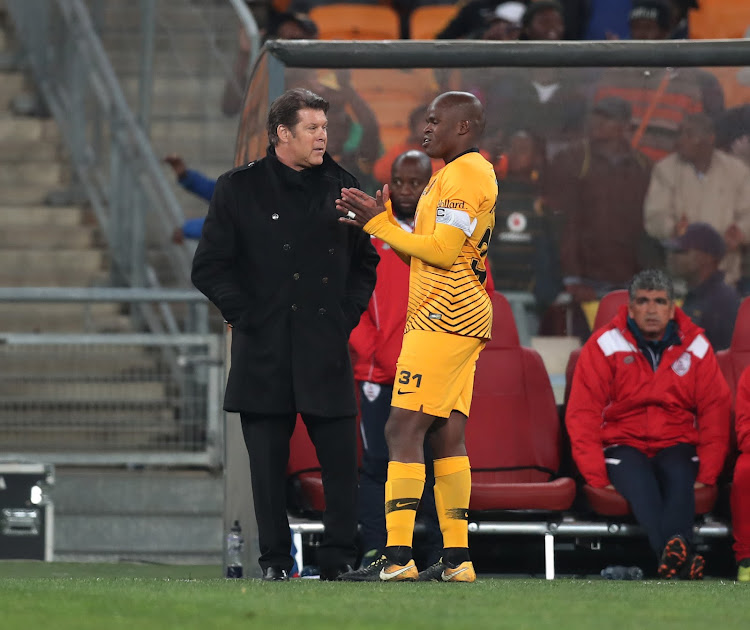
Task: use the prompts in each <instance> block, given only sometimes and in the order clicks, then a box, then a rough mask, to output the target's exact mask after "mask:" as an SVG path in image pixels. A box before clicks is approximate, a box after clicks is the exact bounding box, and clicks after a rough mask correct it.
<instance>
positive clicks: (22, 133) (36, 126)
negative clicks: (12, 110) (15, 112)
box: [0, 113, 60, 144]
mask: <svg viewBox="0 0 750 630" xmlns="http://www.w3.org/2000/svg"><path fill="white" fill-rule="evenodd" d="M59 139H60V132H59V130H58V129H57V125H56V123H55V121H54V120H52V119H40V118H27V117H23V116H12V115H8V114H2V113H0V142H2V143H3V144H5V143H6V142H19V141H22V142H33V141H42V140H45V141H46V140H50V141H55V142H57V141H59Z"/></svg>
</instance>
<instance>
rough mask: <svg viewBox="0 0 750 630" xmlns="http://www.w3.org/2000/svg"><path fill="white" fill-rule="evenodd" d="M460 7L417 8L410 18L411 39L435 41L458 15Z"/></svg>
mask: <svg viewBox="0 0 750 630" xmlns="http://www.w3.org/2000/svg"><path fill="white" fill-rule="evenodd" d="M459 8H460V5H459V4H458V3H456V4H436V5H424V6H420V7H416V8H415V9H414V10H413V11H412V12H411V15H410V16H409V37H410V38H411V39H435V38H436V37H437V34H438V33H439V32H440V31H442V30H443V29H444V28H445V27H446V26H447V25H448V22H450V21H451V20H452V19H453V18H454V17H455V16H456V14H457V13H458V10H459Z"/></svg>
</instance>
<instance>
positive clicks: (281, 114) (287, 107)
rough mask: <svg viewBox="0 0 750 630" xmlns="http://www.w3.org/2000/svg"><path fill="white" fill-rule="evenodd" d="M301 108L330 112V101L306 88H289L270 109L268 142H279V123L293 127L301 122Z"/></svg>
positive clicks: (267, 124) (267, 128)
mask: <svg viewBox="0 0 750 630" xmlns="http://www.w3.org/2000/svg"><path fill="white" fill-rule="evenodd" d="M301 109H316V110H319V111H322V112H323V113H324V114H328V101H327V100H326V99H324V98H323V97H322V96H319V95H318V94H316V93H315V92H311V91H310V90H306V89H305V88H294V89H293V90H287V91H286V92H284V93H283V94H282V95H281V96H279V98H277V99H276V100H275V101H274V102H273V103H271V108H270V109H269V110H268V122H267V123H266V131H268V142H270V143H271V144H272V145H273V146H276V145H277V144H279V134H278V133H277V132H276V130H277V129H278V127H279V125H284V126H285V127H287V128H288V129H291V128H292V127H294V125H296V124H297V123H298V122H299V111H300V110H301Z"/></svg>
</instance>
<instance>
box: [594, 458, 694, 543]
mask: <svg viewBox="0 0 750 630" xmlns="http://www.w3.org/2000/svg"><path fill="white" fill-rule="evenodd" d="M604 456H605V458H606V462H607V473H608V474H609V478H610V480H611V481H612V485H614V487H615V489H616V490H617V492H619V493H620V494H621V495H622V496H623V497H625V498H626V499H627V500H628V503H630V507H631V508H632V510H633V516H635V520H636V521H638V523H639V524H640V525H641V527H643V529H644V530H646V534H647V535H648V541H649V544H650V545H651V548H652V549H653V550H654V552H655V553H656V554H657V556H660V555H661V552H662V551H663V549H664V545H666V543H667V541H668V540H669V539H670V538H672V537H673V536H677V535H680V536H682V537H683V538H684V539H685V540H686V541H687V542H688V543H690V542H692V540H693V523H694V522H695V490H694V488H693V486H694V484H695V478H696V476H697V474H698V461H697V457H696V454H695V447H694V446H692V445H691V444H677V445H676V446H670V447H669V448H665V449H664V450H661V451H659V452H658V453H657V454H656V455H654V456H653V457H648V456H646V455H644V454H643V453H642V452H641V451H639V450H638V449H636V448H633V447H632V446H611V447H609V448H608V449H605V451H604Z"/></svg>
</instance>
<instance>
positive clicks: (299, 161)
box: [284, 109, 328, 171]
mask: <svg viewBox="0 0 750 630" xmlns="http://www.w3.org/2000/svg"><path fill="white" fill-rule="evenodd" d="M290 132H291V133H289V134H287V135H286V137H285V143H286V145H287V146H286V147H285V148H284V153H285V155H286V156H287V157H288V166H290V167H291V168H293V169H294V170H296V171H301V170H302V169H305V168H311V167H313V166H319V165H320V164H322V163H323V154H324V153H325V152H326V144H327V143H328V118H326V115H325V113H324V112H323V111H322V110H319V109H301V110H300V111H299V122H298V123H297V124H296V125H294V127H292V128H291V130H290Z"/></svg>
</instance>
